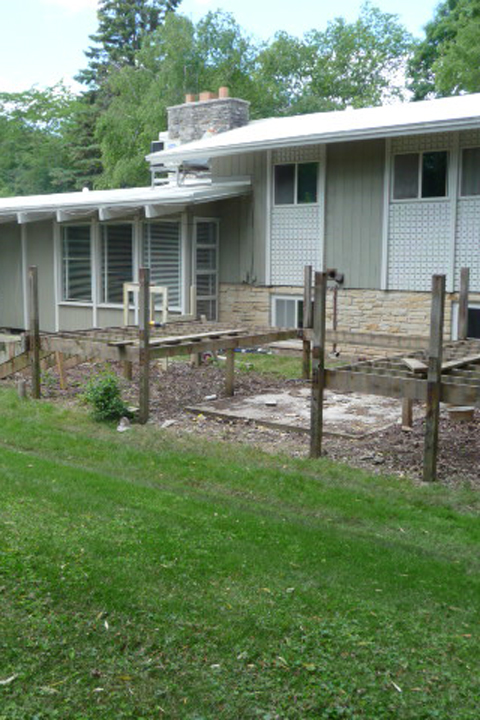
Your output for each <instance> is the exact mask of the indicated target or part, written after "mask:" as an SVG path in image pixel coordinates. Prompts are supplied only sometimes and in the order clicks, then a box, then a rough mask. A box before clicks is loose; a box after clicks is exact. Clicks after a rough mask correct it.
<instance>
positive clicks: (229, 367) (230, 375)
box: [225, 348, 235, 397]
mask: <svg viewBox="0 0 480 720" xmlns="http://www.w3.org/2000/svg"><path fill="white" fill-rule="evenodd" d="M226 356H227V362H226V364H225V394H226V395H227V396H228V397H232V395H233V393H234V386H235V350H234V349H233V348H228V349H227V351H226Z"/></svg>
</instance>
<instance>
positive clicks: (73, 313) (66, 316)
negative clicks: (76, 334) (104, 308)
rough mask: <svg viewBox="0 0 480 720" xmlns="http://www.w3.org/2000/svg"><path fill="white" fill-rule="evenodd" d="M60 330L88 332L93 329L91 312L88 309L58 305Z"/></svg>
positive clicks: (90, 309)
mask: <svg viewBox="0 0 480 720" xmlns="http://www.w3.org/2000/svg"><path fill="white" fill-rule="evenodd" d="M59 324H60V330H89V329H90V328H91V327H93V311H92V308H88V307H75V306H74V305H68V306H67V305H60V307H59Z"/></svg>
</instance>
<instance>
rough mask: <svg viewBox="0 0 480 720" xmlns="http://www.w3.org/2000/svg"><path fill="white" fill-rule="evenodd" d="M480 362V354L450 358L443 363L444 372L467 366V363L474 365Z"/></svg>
mask: <svg viewBox="0 0 480 720" xmlns="http://www.w3.org/2000/svg"><path fill="white" fill-rule="evenodd" d="M479 362H480V355H470V356H467V357H463V358H460V359H459V360H448V361H447V362H444V363H442V372H445V371H448V370H455V369H456V368H461V367H465V365H474V364H475V363H479Z"/></svg>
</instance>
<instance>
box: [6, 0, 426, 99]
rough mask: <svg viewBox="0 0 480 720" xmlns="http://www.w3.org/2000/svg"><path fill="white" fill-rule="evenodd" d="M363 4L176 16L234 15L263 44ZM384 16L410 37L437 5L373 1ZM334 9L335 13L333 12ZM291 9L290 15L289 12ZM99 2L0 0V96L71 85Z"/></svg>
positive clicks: (235, 8)
mask: <svg viewBox="0 0 480 720" xmlns="http://www.w3.org/2000/svg"><path fill="white" fill-rule="evenodd" d="M361 4H362V1H361V0H336V2H335V3H334V4H333V3H332V4H331V3H327V2H321V0H320V2H319V0H295V2H294V3H292V2H291V0H290V1H289V2H286V0H183V2H182V3H181V5H180V8H179V12H181V13H183V14H184V15H187V16H188V17H190V18H191V19H192V20H194V21H197V20H199V19H200V18H201V17H202V16H203V15H205V13H207V12H208V11H209V10H216V9H218V8H221V9H222V10H225V11H228V12H231V13H233V14H234V16H235V18H236V20H237V22H238V23H239V24H240V25H241V26H242V27H243V28H244V29H245V30H247V31H248V32H250V33H252V34H253V35H254V36H256V37H258V38H262V39H265V40H267V39H268V38H269V37H272V36H273V35H274V33H275V32H276V31H277V30H286V31H287V32H289V33H290V34H292V35H302V34H303V33H304V32H305V31H307V30H311V29H312V28H316V29H323V28H325V26H326V24H327V22H328V21H329V20H331V19H333V18H334V17H338V16H343V17H345V18H346V19H347V20H349V21H351V20H354V19H355V18H356V17H357V16H358V13H359V10H360V6H361ZM373 4H374V5H376V6H377V7H379V8H380V9H381V10H382V11H384V12H391V13H396V14H398V15H399V17H400V20H401V21H402V22H403V23H404V25H405V26H406V27H407V28H408V30H410V32H412V33H413V34H414V35H417V36H420V35H421V31H422V27H423V26H424V25H425V23H426V22H427V21H428V20H429V19H430V18H431V17H432V14H433V10H434V8H435V6H436V4H437V0H402V1H401V2H400V0H374V2H373ZM332 6H333V7H334V9H332ZM293 8H294V12H293V11H292V9H293ZM96 9H97V0H20V1H18V0H17V2H15V1H13V2H12V0H0V92H20V91H22V90H26V89H28V88H30V87H32V86H33V85H37V86H38V87H40V88H42V87H46V86H50V85H54V84H55V83H57V82H59V81H60V80H64V81H65V82H66V83H67V84H69V85H71V84H72V83H73V77H74V75H75V74H76V72H77V71H78V70H79V69H81V68H84V67H85V65H86V62H85V56H84V54H83V51H84V50H86V49H87V48H88V46H89V45H90V41H89V37H88V36H89V35H91V34H92V33H94V32H95V31H96V29H97V18H96Z"/></svg>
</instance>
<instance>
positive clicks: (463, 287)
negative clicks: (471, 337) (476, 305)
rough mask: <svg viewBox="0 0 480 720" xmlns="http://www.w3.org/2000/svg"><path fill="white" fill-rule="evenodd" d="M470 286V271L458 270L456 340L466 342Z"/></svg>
mask: <svg viewBox="0 0 480 720" xmlns="http://www.w3.org/2000/svg"><path fill="white" fill-rule="evenodd" d="M469 285H470V269H469V268H462V269H461V270H460V298H459V301H458V339H459V340H466V339H467V333H468V290H469Z"/></svg>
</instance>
